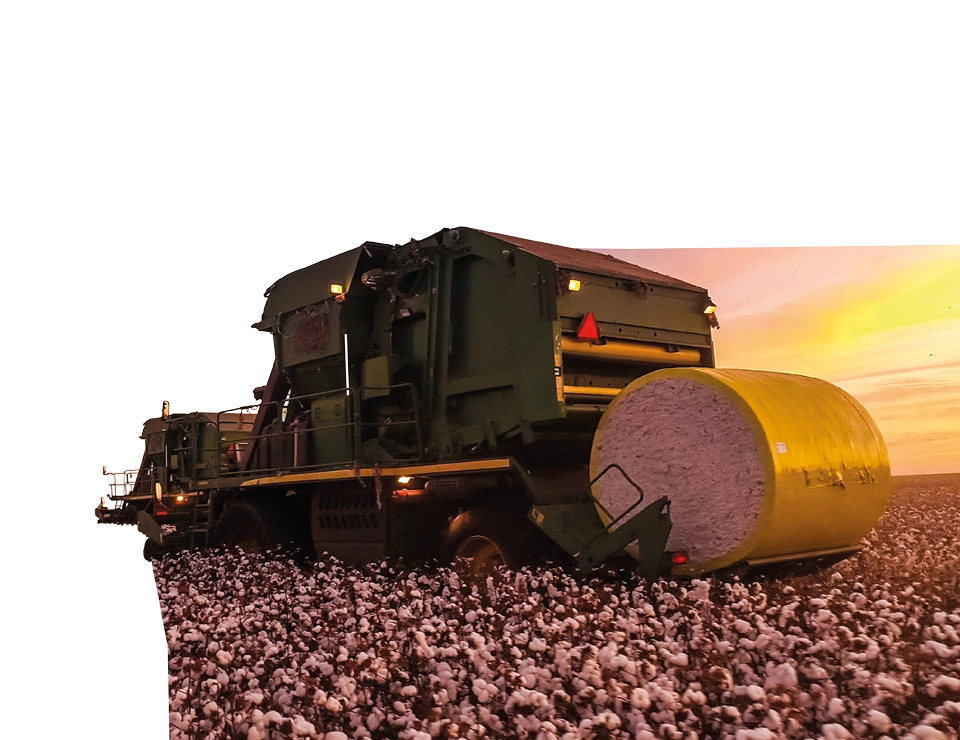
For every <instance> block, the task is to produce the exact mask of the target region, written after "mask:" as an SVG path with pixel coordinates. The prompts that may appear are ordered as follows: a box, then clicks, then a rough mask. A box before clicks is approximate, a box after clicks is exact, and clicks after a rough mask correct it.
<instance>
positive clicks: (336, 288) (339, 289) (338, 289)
mask: <svg viewBox="0 0 960 740" xmlns="http://www.w3.org/2000/svg"><path fill="white" fill-rule="evenodd" d="M330 292H331V293H333V294H334V295H340V294H341V293H343V286H342V285H340V284H338V283H333V284H331V285H330Z"/></svg>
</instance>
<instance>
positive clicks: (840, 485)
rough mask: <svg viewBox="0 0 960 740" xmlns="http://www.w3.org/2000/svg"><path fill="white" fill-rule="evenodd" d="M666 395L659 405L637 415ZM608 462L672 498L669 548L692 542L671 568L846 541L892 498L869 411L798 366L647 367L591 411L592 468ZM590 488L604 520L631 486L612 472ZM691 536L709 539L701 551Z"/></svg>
mask: <svg viewBox="0 0 960 740" xmlns="http://www.w3.org/2000/svg"><path fill="white" fill-rule="evenodd" d="M658 384H659V385H658ZM664 398H666V399H668V400H669V402H670V404H672V406H671V410H670V411H669V412H665V413H667V414H668V415H666V416H664V417H663V420H657V421H656V423H650V424H646V423H645V419H650V418H651V417H652V416H654V415H655V413H656V411H651V409H659V408H661V407H662V405H663V404H662V403H661V399H664ZM645 403H646V404H647V405H646V406H644V404H645ZM651 404H654V405H651ZM711 409H712V410H711ZM665 422H668V423H665ZM666 427H669V429H666ZM631 435H633V436H631ZM731 437H735V438H734V439H731ZM664 438H669V440H670V441H669V445H672V447H669V446H668V447H664V445H667V444H668V443H667V442H664V441H663V440H664ZM684 445H686V447H685V446H684ZM731 445H734V447H731ZM664 449H667V450H668V451H667V452H664ZM670 449H675V450H677V451H678V452H677V453H676V454H672V453H670V452H669V450H670ZM731 449H738V450H741V451H742V453H743V454H738V455H733V454H731V453H730V452H729V450H731ZM680 451H682V454H681V452H680ZM711 455H712V456H711ZM734 457H737V458H741V459H742V460H747V462H741V461H740V460H738V459H733V458H734ZM610 463H618V464H620V465H621V466H622V467H623V468H624V470H626V471H627V473H628V474H629V475H630V476H631V477H632V478H633V479H634V480H635V481H636V482H637V483H638V484H639V485H640V486H641V487H642V488H643V489H644V492H645V494H646V497H647V499H646V500H648V501H653V500H655V499H656V498H658V497H659V496H662V495H666V496H668V497H670V499H671V501H672V508H671V515H672V518H673V521H674V532H676V533H677V538H679V539H680V540H684V539H685V540H686V541H675V539H676V538H675V537H674V534H671V540H670V541H668V543H667V548H668V550H674V549H687V550H689V551H690V553H691V562H689V563H687V564H685V565H681V566H676V567H675V568H674V571H673V572H674V573H675V574H677V575H696V574H699V573H703V572H707V571H712V570H717V569H721V568H725V567H728V566H731V565H734V564H737V563H741V562H744V561H757V560H768V559H777V558H789V557H791V556H795V557H801V556H804V555H806V556H809V555H810V554H811V553H818V552H823V551H831V550H840V549H842V548H849V547H853V546H856V545H857V543H858V542H859V541H860V540H861V538H863V537H864V535H866V534H867V533H868V532H869V531H870V530H871V529H872V528H873V526H874V525H875V524H876V523H877V520H878V519H879V518H880V516H881V515H882V514H883V511H884V509H885V507H886V505H887V502H888V500H889V498H890V463H889V459H888V456H887V449H886V445H885V444H884V441H883V438H882V436H881V435H880V431H879V430H878V429H877V426H876V424H875V423H874V422H873V420H872V419H871V418H870V416H869V414H868V413H867V412H866V410H865V409H864V408H863V406H861V405H860V403H858V402H857V401H856V400H855V399H854V398H853V397H852V396H850V395H849V394H848V393H846V392H844V391H843V390H841V389H840V388H837V387H836V386H834V385H831V384H830V383H827V382H826V381H823V380H819V379H817V378H809V377H805V376H802V375H789V374H785V373H772V372H761V371H756V370H719V369H707V368H675V369H664V370H658V371H656V372H653V373H650V374H648V375H645V376H643V377H642V378H639V379H637V380H635V381H634V382H633V383H631V384H630V385H628V386H627V387H626V388H625V389H624V390H623V391H622V392H621V393H620V394H619V395H618V396H617V397H616V398H614V400H613V401H612V402H611V403H610V405H609V407H608V408H607V410H606V412H605V413H604V415H603V418H602V419H601V421H600V425H599V427H598V430H597V435H596V437H595V439H594V445H593V452H592V456H591V476H596V475H597V474H598V473H599V472H600V471H601V470H602V469H603V468H604V467H605V466H607V465H609V464H610ZM748 488H751V489H752V490H753V491H754V493H753V494H749V493H748V492H747V489H748ZM671 489H672V490H671ZM593 493H594V497H595V498H596V499H597V501H598V502H599V506H598V508H599V509H600V514H601V517H602V518H603V519H604V521H605V522H609V521H610V520H611V516H612V517H616V516H617V515H618V514H619V513H621V512H622V511H623V510H624V509H626V508H627V505H629V503H630V502H629V501H628V497H629V496H632V498H633V500H636V494H635V492H634V491H632V490H631V489H628V488H626V487H625V485H624V482H623V480H622V477H621V476H619V475H618V474H617V473H616V471H610V472H609V473H608V474H606V475H605V476H604V477H603V478H601V479H600V481H598V482H597V483H596V484H595V485H594V490H593ZM740 497H743V503H742V504H741V500H740ZM713 512H718V513H716V514H714V513H713ZM738 527H740V528H741V529H740V530H738V529H737V528H738ZM741 531H742V534H733V535H731V534H730V532H741ZM697 537H703V538H704V539H707V538H712V540H713V542H714V544H713V545H712V547H713V550H707V551H705V552H706V554H705V555H703V554H701V559H700V560H699V561H698V560H697V559H696V554H695V553H696V551H697V549H698V548H697V543H696V538H697ZM724 537H726V538H727V539H726V540H725V539H724ZM717 543H719V544H717ZM718 548H719V550H718ZM703 558H706V559H703Z"/></svg>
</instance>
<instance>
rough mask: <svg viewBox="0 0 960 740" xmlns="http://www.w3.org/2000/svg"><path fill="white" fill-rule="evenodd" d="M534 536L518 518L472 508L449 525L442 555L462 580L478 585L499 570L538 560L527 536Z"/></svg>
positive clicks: (531, 527)
mask: <svg viewBox="0 0 960 740" xmlns="http://www.w3.org/2000/svg"><path fill="white" fill-rule="evenodd" d="M531 530H532V531H531ZM536 534H538V532H536V531H535V530H533V526H532V525H530V524H528V523H527V522H526V521H524V520H523V519H521V518H520V517H519V516H515V517H510V516H509V515H507V516H505V515H504V514H503V513H500V512H493V511H489V510H485V509H473V510H471V511H466V512H464V513H463V514H460V516H458V517H457V518H456V519H454V520H453V522H452V523H451V524H450V528H449V530H448V531H447V536H446V541H445V550H446V556H447V559H448V560H452V561H453V564H454V566H455V567H456V569H457V570H458V571H459V572H460V573H461V574H462V575H463V576H464V577H465V578H467V579H470V580H476V581H481V582H482V581H485V580H486V579H487V577H488V576H492V575H495V574H496V573H497V572H498V571H499V570H500V569H501V568H509V569H511V570H516V569H518V568H521V567H522V566H524V565H532V564H534V563H535V562H536V561H537V560H539V556H540V553H539V552H538V551H537V548H536V547H535V546H533V545H534V544H535V539H534V538H532V537H531V535H536Z"/></svg>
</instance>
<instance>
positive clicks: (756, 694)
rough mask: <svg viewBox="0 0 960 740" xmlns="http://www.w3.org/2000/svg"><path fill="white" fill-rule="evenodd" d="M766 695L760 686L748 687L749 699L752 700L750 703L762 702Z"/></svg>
mask: <svg viewBox="0 0 960 740" xmlns="http://www.w3.org/2000/svg"><path fill="white" fill-rule="evenodd" d="M766 695H767V692H766V691H764V690H763V689H762V688H761V687H760V686H747V698H748V699H750V701H754V702H757V701H762V700H763V699H764V698H765V697H766Z"/></svg>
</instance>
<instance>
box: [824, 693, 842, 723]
mask: <svg viewBox="0 0 960 740" xmlns="http://www.w3.org/2000/svg"><path fill="white" fill-rule="evenodd" d="M843 711H844V707H843V699H841V698H840V697H837V696H835V697H833V698H832V699H831V700H830V701H829V702H828V703H827V716H828V717H830V718H831V719H837V718H838V717H840V716H841V715H842V714H843Z"/></svg>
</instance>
